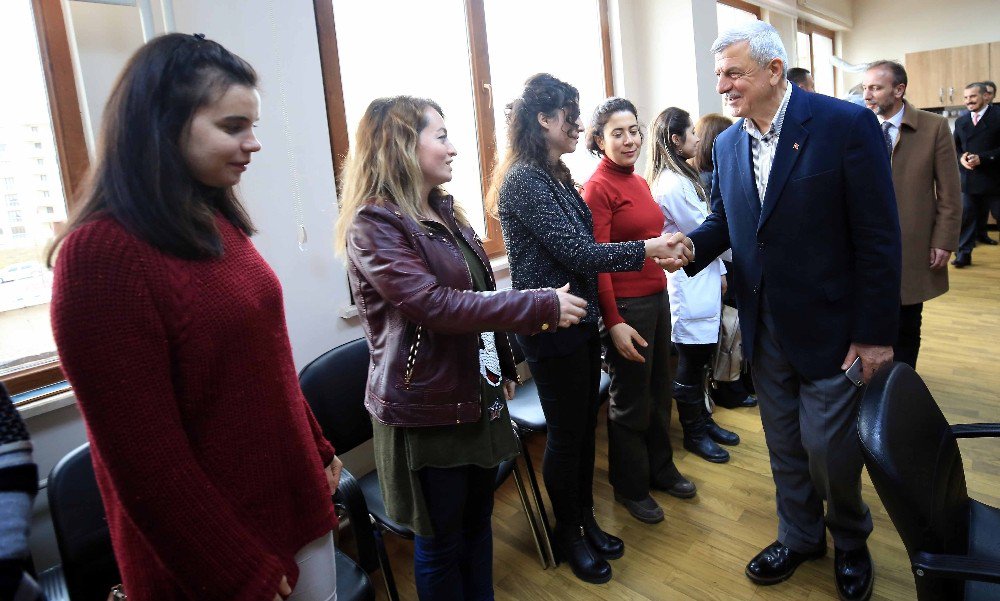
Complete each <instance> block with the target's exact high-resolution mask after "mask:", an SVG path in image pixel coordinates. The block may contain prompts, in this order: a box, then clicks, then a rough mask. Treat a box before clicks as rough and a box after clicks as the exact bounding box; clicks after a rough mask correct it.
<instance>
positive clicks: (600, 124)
mask: <svg viewBox="0 0 1000 601" xmlns="http://www.w3.org/2000/svg"><path fill="white" fill-rule="evenodd" d="M615 113H632V116H633V117H635V120H636V123H638V122H639V111H638V110H636V108H635V105H634V104H632V101H631V100H628V99H625V98H620V97H618V96H612V97H611V98H608V99H606V100H605V101H604V102H602V103H601V104H599V105H597V108H596V109H594V115H593V116H592V117H591V118H590V125H589V126H587V150H589V151H590V154H592V155H594V156H599V157H600V156H604V151H603V150H601V147H600V146H598V145H597V139H598V138H602V139H603V138H604V126H605V125H607V124H608V120H610V119H611V115H614V114H615ZM644 137H645V136H643V133H642V128H641V127H640V128H639V145H640V146H641V145H642V139H643V138H644Z"/></svg>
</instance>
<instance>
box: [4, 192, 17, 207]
mask: <svg viewBox="0 0 1000 601" xmlns="http://www.w3.org/2000/svg"><path fill="white" fill-rule="evenodd" d="M4 200H6V201H7V206H8V207H16V206H19V205H20V204H21V201H20V200H18V199H17V194H5V195H4Z"/></svg>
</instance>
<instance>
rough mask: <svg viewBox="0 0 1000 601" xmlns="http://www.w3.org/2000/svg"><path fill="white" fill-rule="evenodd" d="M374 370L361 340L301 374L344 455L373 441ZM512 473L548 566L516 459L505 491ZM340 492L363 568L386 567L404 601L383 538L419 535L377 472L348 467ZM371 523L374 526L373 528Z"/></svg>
mask: <svg viewBox="0 0 1000 601" xmlns="http://www.w3.org/2000/svg"><path fill="white" fill-rule="evenodd" d="M370 369H371V357H370V354H369V350H368V343H367V342H366V341H365V339H364V338H359V339H357V340H353V341H351V342H347V343H344V344H342V345H340V346H338V347H336V348H334V349H332V350H329V351H327V352H326V353H324V354H322V355H320V356H319V357H318V358H317V359H315V360H314V361H312V362H311V363H310V364H309V365H307V366H305V367H304V368H302V371H301V372H299V383H300V385H301V387H302V392H303V394H305V397H306V400H307V401H308V403H309V406H310V407H311V408H312V411H313V414H314V415H315V416H316V420H317V421H318V422H319V424H320V426H321V427H322V428H323V435H324V436H326V438H327V440H329V441H330V442H331V443H332V444H333V445H334V447H336V449H337V452H338V453H347V452H348V451H350V450H351V449H354V448H355V447H357V446H359V445H361V444H362V443H364V442H366V441H368V440H370V439H371V438H372V424H371V418H370V416H369V414H368V410H367V409H366V408H365V405H364V401H365V388H366V386H367V380H368V372H369V370H370ZM515 434H516V431H515ZM510 475H513V476H514V482H515V484H516V485H517V488H518V493H519V495H520V497H521V504H522V507H523V508H524V512H525V515H526V516H527V519H528V525H529V527H530V529H531V532H532V536H533V537H534V539H535V546H536V549H537V550H538V553H539V558H540V560H541V562H542V567H543V568H544V567H545V561H544V556H543V554H542V550H541V542H540V540H539V537H538V530H539V529H540V528H539V527H538V525H537V524H536V521H535V517H534V512H533V511H532V510H531V508H530V506H529V504H528V502H527V498H528V497H527V493H526V492H525V490H524V485H523V482H522V478H521V473H520V470H519V469H518V468H517V463H516V459H512V460H509V461H505V462H503V463H502V464H501V465H500V467H499V470H498V475H497V480H496V486H497V487H499V486H500V485H501V484H502V483H503V482H504V481H505V480H506V478H507V477H509V476H510ZM340 488H341V492H344V493H345V494H344V495H343V502H344V505H345V508H346V509H347V513H348V515H349V517H350V520H351V523H352V524H353V525H354V526H355V528H354V532H355V533H356V534H357V540H358V560H359V561H360V562H361V566H362V568H364V569H365V570H366V571H368V572H372V571H374V570H375V569H377V568H381V570H382V578H383V579H384V581H385V586H386V591H387V593H388V595H389V598H390V599H393V600H396V599H399V592H398V591H397V589H396V583H395V579H394V578H393V575H392V568H391V566H390V564H389V557H388V554H387V553H386V550H385V543H384V541H383V539H382V534H383V533H385V532H391V533H392V534H395V535H396V536H399V537H401V538H404V539H408V540H412V539H413V532H412V531H411V530H410V529H409V528H407V527H406V526H404V525H402V524H399V523H398V522H396V521H394V520H393V519H392V518H390V517H389V515H388V514H387V513H386V509H385V502H384V500H383V499H382V491H381V488H380V487H379V481H378V471H377V470H373V471H372V472H370V473H368V474H365V475H364V476H362V477H360V478H355V477H354V476H353V474H351V473H350V472H349V471H348V470H346V469H345V470H344V471H343V472H342V474H341V487H340ZM369 524H370V525H372V526H373V527H368V525H369Z"/></svg>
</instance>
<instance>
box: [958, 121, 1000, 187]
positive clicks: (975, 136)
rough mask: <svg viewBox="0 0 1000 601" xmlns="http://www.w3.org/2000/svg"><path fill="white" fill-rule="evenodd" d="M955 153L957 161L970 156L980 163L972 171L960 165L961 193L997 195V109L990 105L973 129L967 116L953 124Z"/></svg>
mask: <svg viewBox="0 0 1000 601" xmlns="http://www.w3.org/2000/svg"><path fill="white" fill-rule="evenodd" d="M955 150H956V151H958V156H959V157H961V156H962V154H964V153H966V152H971V153H972V154H978V155H979V160H980V164H979V166H978V167H976V168H975V169H966V168H965V167H962V165H961V163H959V171H960V172H961V174H962V192H965V193H966V194H995V195H1000V108H998V107H996V106H992V105H990V107H989V108H988V109H986V112H985V113H983V118H982V119H980V121H979V123H978V124H976V125H975V126H973V125H972V115H971V114H970V113H966V114H964V115H962V116H961V117H959V118H958V120H957V121H955Z"/></svg>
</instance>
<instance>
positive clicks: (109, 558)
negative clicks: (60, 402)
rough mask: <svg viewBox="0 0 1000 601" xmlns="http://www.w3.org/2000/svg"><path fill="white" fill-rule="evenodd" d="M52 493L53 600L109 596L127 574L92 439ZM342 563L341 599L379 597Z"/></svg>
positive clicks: (45, 576)
mask: <svg viewBox="0 0 1000 601" xmlns="http://www.w3.org/2000/svg"><path fill="white" fill-rule="evenodd" d="M48 498H49V511H50V512H51V514H52V525H53V527H54V529H55V534H56V542H57V544H58V546H59V556H60V558H61V559H62V564H61V565H60V566H56V567H54V568H50V569H48V570H46V571H45V572H43V573H42V574H41V577H40V584H41V585H42V589H43V590H44V591H45V595H46V597H47V598H48V599H49V601H105V600H106V599H107V598H108V593H109V592H110V590H111V587H113V586H115V585H117V584H120V583H121V581H122V579H121V575H119V573H118V564H117V563H116V562H115V556H114V552H113V550H112V548H111V533H110V532H109V530H108V521H107V518H106V517H105V513H104V504H103V503H102V501H101V493H100V491H99V490H98V488H97V480H96V479H95V476H94V466H93V464H92V463H91V460H90V445H89V444H84V445H82V446H80V447H77V448H76V449H74V450H73V451H71V452H70V453H69V454H68V455H66V456H65V457H63V458H62V460H60V461H59V463H58V464H56V466H55V467H54V468H52V473H51V474H49V481H48ZM336 566H337V599H344V600H351V601H374V600H375V589H373V588H372V585H371V581H370V580H369V579H368V575H367V574H365V573H364V571H363V570H362V569H361V568H360V567H358V564H356V563H354V561H353V560H351V558H349V557H348V556H346V555H344V554H343V553H341V552H340V550H339V549H338V550H337V554H336ZM125 592H126V594H127V593H128V591H125Z"/></svg>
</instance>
